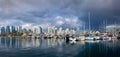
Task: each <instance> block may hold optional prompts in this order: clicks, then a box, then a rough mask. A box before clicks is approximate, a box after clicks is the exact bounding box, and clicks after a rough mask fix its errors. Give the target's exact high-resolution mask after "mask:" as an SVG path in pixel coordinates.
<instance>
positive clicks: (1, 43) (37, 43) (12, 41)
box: [0, 37, 64, 48]
mask: <svg viewBox="0 0 120 57" xmlns="http://www.w3.org/2000/svg"><path fill="white" fill-rule="evenodd" d="M63 42H64V40H63V39H54V38H53V39H36V38H22V37H0V48H49V47H54V46H58V45H59V46H60V45H62V43H63Z"/></svg>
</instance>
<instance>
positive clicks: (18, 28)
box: [17, 26, 23, 34]
mask: <svg viewBox="0 0 120 57" xmlns="http://www.w3.org/2000/svg"><path fill="white" fill-rule="evenodd" d="M17 33H19V34H21V33H23V32H22V26H18V27H17Z"/></svg>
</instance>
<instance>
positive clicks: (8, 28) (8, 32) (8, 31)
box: [6, 26, 10, 34]
mask: <svg viewBox="0 0 120 57" xmlns="http://www.w3.org/2000/svg"><path fill="white" fill-rule="evenodd" d="M6 34H10V26H7V27H6Z"/></svg>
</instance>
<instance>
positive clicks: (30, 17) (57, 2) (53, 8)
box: [0, 0, 120, 29]
mask: <svg viewBox="0 0 120 57" xmlns="http://www.w3.org/2000/svg"><path fill="white" fill-rule="evenodd" d="M119 3H120V1H119V0H29V1H28V0H0V20H1V25H3V24H2V22H4V21H8V20H9V21H10V20H16V21H11V22H9V23H11V24H13V25H15V23H16V22H19V21H20V22H19V23H18V25H21V24H22V25H23V24H26V23H29V24H30V23H31V24H36V25H38V24H52V25H54V24H55V23H56V24H57V22H58V21H59V22H58V23H60V24H62V23H63V24H62V25H61V26H65V24H67V23H64V22H63V21H64V20H65V19H66V18H68V19H71V20H73V19H74V18H78V19H77V22H76V23H77V24H79V25H81V24H83V23H86V27H88V14H87V13H88V12H91V26H92V29H99V27H100V26H102V24H103V21H104V20H107V21H108V24H107V25H112V24H114V22H116V23H117V24H120V23H119V21H120V19H119V18H120V11H119V10H120V7H119ZM58 16H61V17H62V18H63V20H57V19H56V17H58ZM73 16H74V18H71V17H73ZM3 19H4V20H3ZM113 21H114V22H113ZM13 22H14V23H13ZM79 22H82V23H79ZM71 24H72V23H71ZM71 24H69V25H68V26H70V25H71ZM4 25H5V24H4ZM6 25H8V24H6Z"/></svg>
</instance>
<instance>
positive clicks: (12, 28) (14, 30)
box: [10, 26, 16, 34]
mask: <svg viewBox="0 0 120 57" xmlns="http://www.w3.org/2000/svg"><path fill="white" fill-rule="evenodd" d="M10 30H11V33H12V34H16V29H15V27H14V26H11V29H10Z"/></svg>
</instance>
